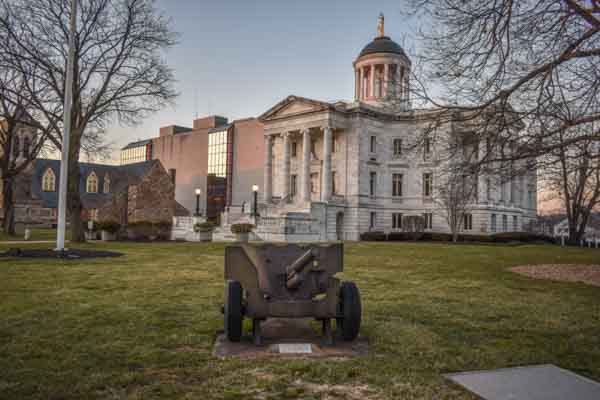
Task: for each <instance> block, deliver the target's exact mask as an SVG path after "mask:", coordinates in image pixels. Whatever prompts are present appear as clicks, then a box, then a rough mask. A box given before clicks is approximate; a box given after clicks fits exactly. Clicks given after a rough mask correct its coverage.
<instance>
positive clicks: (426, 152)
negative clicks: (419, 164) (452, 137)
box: [423, 138, 431, 158]
mask: <svg viewBox="0 0 600 400" xmlns="http://www.w3.org/2000/svg"><path fill="white" fill-rule="evenodd" d="M430 155H431V139H430V138H425V141H424V142H423V156H424V157H425V158H427V157H429V156H430Z"/></svg>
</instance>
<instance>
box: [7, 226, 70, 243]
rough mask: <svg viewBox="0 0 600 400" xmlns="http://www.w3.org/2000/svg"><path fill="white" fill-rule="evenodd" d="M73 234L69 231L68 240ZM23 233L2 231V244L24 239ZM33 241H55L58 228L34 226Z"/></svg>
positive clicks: (32, 230) (32, 231)
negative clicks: (11, 234)
mask: <svg viewBox="0 0 600 400" xmlns="http://www.w3.org/2000/svg"><path fill="white" fill-rule="evenodd" d="M70 236H71V234H70V232H68V231H67V240H68V239H69V237H70ZM23 240H24V239H23V235H15V236H9V235H7V234H5V233H4V232H2V231H0V244H2V243H1V242H6V241H10V242H20V241H23ZM29 240H31V241H46V240H49V241H54V240H56V229H50V228H33V229H31V239H29Z"/></svg>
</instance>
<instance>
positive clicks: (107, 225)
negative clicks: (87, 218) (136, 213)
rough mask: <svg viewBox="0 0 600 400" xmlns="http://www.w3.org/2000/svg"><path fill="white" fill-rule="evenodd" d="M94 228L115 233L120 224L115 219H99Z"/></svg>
mask: <svg viewBox="0 0 600 400" xmlns="http://www.w3.org/2000/svg"><path fill="white" fill-rule="evenodd" d="M96 229H98V230H99V231H106V232H108V233H117V232H119V230H120V229H121V224H119V223H118V222H116V221H100V222H98V223H97V224H96Z"/></svg>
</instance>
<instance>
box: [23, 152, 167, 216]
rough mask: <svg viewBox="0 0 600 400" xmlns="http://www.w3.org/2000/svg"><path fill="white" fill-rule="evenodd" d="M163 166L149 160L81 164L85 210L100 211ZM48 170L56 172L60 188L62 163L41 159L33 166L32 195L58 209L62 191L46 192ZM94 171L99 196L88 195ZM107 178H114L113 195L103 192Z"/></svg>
mask: <svg viewBox="0 0 600 400" xmlns="http://www.w3.org/2000/svg"><path fill="white" fill-rule="evenodd" d="M159 163H160V161H159V160H149V161H143V162H139V163H134V164H127V165H109V164H94V163H79V172H80V177H79V194H80V196H81V201H82V203H83V206H84V208H98V206H100V205H101V204H102V203H103V202H104V201H106V200H107V199H108V198H110V197H111V196H112V195H113V194H114V193H116V192H119V191H121V190H122V189H124V188H125V187H127V186H130V185H135V184H137V183H139V182H140V181H141V180H142V179H143V177H144V176H145V175H146V173H147V172H148V171H149V170H150V169H151V168H152V167H153V166H155V165H156V164H159ZM48 168H51V169H52V171H53V172H54V176H55V177H56V188H57V189H58V185H59V182H60V160H50V159H45V158H40V159H37V160H35V162H34V163H33V172H32V181H31V193H32V195H33V197H34V198H36V199H40V200H42V206H43V207H45V208H56V207H57V206H58V191H54V192H44V191H43V190H42V177H43V176H44V173H45V172H46V170H47V169H48ZM92 172H95V173H96V175H97V176H98V188H99V191H98V193H87V192H86V180H87V178H88V176H89V175H90V174H91V173H92ZM106 177H108V178H109V179H110V192H109V193H101V192H102V188H103V186H104V179H106Z"/></svg>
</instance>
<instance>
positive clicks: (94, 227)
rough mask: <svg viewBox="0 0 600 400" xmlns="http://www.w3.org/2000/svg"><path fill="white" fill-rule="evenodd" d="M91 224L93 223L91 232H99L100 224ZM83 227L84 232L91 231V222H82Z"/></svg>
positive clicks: (94, 222)
mask: <svg viewBox="0 0 600 400" xmlns="http://www.w3.org/2000/svg"><path fill="white" fill-rule="evenodd" d="M91 222H92V230H91V232H96V231H98V223H97V222H96V221H91ZM81 225H82V226H83V230H84V231H85V232H88V231H90V220H87V221H82V222H81Z"/></svg>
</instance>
